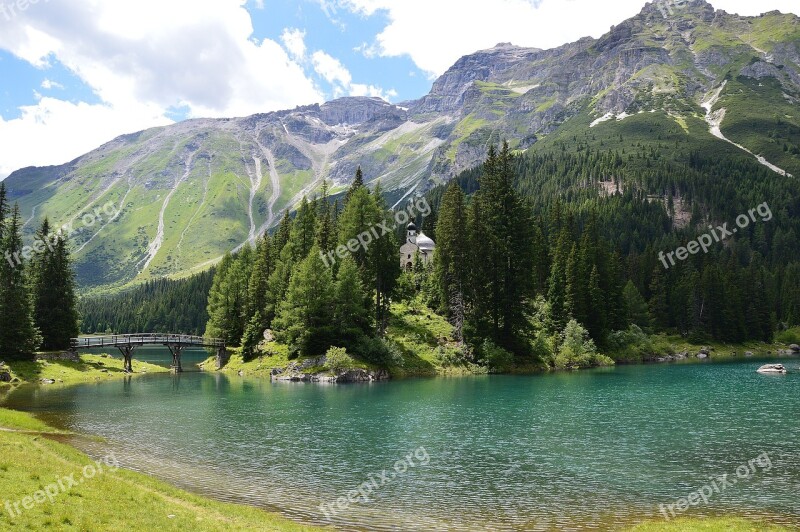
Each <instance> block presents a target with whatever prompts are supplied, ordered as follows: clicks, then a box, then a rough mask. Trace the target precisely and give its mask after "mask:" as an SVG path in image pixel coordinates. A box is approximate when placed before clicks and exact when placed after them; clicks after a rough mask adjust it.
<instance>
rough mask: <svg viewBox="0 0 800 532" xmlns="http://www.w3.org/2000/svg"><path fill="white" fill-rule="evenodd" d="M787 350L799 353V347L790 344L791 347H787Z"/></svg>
mask: <svg viewBox="0 0 800 532" xmlns="http://www.w3.org/2000/svg"><path fill="white" fill-rule="evenodd" d="M789 349H790V350H791V351H793V352H794V353H798V352H800V345H797V344H792V345H790V346H789Z"/></svg>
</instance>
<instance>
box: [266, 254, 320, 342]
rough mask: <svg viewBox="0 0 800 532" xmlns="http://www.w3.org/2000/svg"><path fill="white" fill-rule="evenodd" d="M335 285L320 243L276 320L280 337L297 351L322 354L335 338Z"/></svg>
mask: <svg viewBox="0 0 800 532" xmlns="http://www.w3.org/2000/svg"><path fill="white" fill-rule="evenodd" d="M334 308H335V305H334V286H333V275H332V273H331V269H330V268H328V267H327V266H325V264H324V263H323V262H322V261H321V260H320V259H319V248H318V247H316V245H315V246H314V247H313V248H312V249H311V253H310V254H309V255H308V257H306V258H305V259H304V260H303V261H302V262H301V263H300V265H299V267H298V269H297V272H296V273H295V274H294V275H293V276H292V279H291V281H290V283H289V289H288V290H287V292H286V298H285V300H283V301H282V302H281V304H280V308H279V310H278V314H277V316H276V317H275V320H274V327H275V332H276V335H277V338H278V340H279V341H282V342H284V343H286V344H287V345H289V349H290V351H291V352H292V353H293V354H301V355H320V354H323V353H324V352H325V350H326V349H327V348H328V347H329V346H330V345H331V341H332V340H333V339H334V334H333V330H334V326H333V316H334Z"/></svg>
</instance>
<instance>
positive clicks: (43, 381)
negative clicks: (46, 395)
mask: <svg viewBox="0 0 800 532" xmlns="http://www.w3.org/2000/svg"><path fill="white" fill-rule="evenodd" d="M40 382H41V383H42V384H55V382H56V381H55V379H42V380H41V381H40Z"/></svg>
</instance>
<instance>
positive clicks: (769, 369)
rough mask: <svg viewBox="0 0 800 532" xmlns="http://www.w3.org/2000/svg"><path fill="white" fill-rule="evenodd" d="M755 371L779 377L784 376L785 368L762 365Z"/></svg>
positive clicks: (774, 365)
mask: <svg viewBox="0 0 800 532" xmlns="http://www.w3.org/2000/svg"><path fill="white" fill-rule="evenodd" d="M756 371H757V372H758V373H775V374H779V375H785V374H786V368H784V367H783V364H764V365H763V366H761V367H760V368H758V369H757V370H756Z"/></svg>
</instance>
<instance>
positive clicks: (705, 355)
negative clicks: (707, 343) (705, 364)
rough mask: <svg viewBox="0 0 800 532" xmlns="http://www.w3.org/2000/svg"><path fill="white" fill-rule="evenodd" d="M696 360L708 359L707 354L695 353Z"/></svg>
mask: <svg viewBox="0 0 800 532" xmlns="http://www.w3.org/2000/svg"><path fill="white" fill-rule="evenodd" d="M697 358H708V353H702V352H701V353H697Z"/></svg>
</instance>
